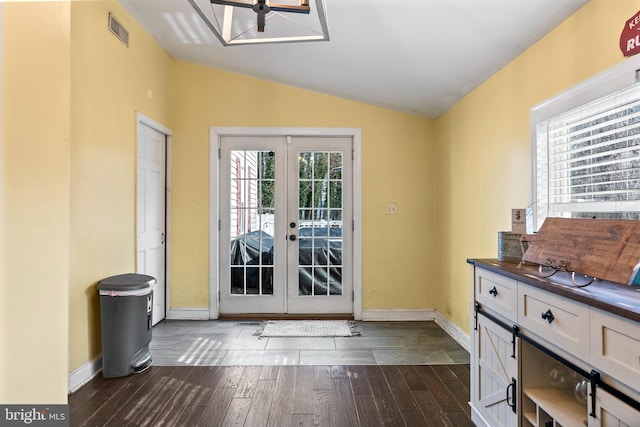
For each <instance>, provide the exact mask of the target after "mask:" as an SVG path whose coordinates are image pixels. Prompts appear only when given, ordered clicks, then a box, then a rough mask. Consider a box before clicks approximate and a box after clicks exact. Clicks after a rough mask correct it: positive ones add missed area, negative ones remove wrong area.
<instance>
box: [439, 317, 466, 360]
mask: <svg viewBox="0 0 640 427" xmlns="http://www.w3.org/2000/svg"><path fill="white" fill-rule="evenodd" d="M435 322H436V323H437V324H438V326H440V327H441V328H442V329H443V330H444V331H445V332H446V333H448V334H449V335H451V337H452V338H453V339H454V340H456V342H457V343H458V344H460V345H461V346H462V347H464V349H465V350H467V351H468V352H469V353H471V337H470V336H469V335H468V334H467V333H466V332H465V331H463V330H462V329H460V328H459V327H458V325H456V324H454V323H452V322H451V321H450V320H449V319H447V318H446V317H444V316H443V315H442V314H441V313H440V312H438V311H436V318H435Z"/></svg>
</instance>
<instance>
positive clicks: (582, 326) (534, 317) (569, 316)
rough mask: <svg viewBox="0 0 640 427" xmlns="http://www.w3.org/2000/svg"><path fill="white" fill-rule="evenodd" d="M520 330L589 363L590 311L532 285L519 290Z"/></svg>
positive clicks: (521, 286)
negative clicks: (528, 332) (530, 333)
mask: <svg viewBox="0 0 640 427" xmlns="http://www.w3.org/2000/svg"><path fill="white" fill-rule="evenodd" d="M518 323H519V324H520V327H521V328H523V329H525V330H527V331H530V332H532V333H533V334H535V335H538V336H539V337H541V338H543V339H545V340H547V341H549V342H550V343H552V344H555V345H556V346H558V347H559V348H560V349H562V350H564V351H567V352H569V353H571V354H573V355H575V356H578V357H579V358H580V359H582V360H589V308H588V307H586V306H584V305H582V304H579V303H576V302H573V301H571V300H569V299H567V298H564V297H561V296H559V295H554V294H549V293H548V292H543V291H540V290H538V289H536V288H533V287H531V286H527V285H523V284H520V285H519V287H518Z"/></svg>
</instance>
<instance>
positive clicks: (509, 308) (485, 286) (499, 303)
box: [475, 268, 518, 322]
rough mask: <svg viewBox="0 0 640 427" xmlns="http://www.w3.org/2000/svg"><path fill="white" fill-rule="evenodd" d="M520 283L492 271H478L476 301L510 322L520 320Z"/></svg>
mask: <svg viewBox="0 0 640 427" xmlns="http://www.w3.org/2000/svg"><path fill="white" fill-rule="evenodd" d="M517 284H518V282H517V281H515V280H513V279H509V278H507V277H504V276H501V275H499V274H496V273H494V272H492V271H488V270H483V269H480V268H478V269H476V287H475V299H476V301H477V302H479V303H480V304H481V305H482V306H483V307H484V308H487V309H490V310H492V311H494V312H496V313H498V314H501V315H502V316H504V317H506V318H507V319H508V320H510V321H512V322H515V321H516V319H517V318H518V315H517V313H518V312H517V309H518V286H517Z"/></svg>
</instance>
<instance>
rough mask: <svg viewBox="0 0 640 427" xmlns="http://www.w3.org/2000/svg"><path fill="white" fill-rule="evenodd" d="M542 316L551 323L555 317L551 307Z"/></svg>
mask: <svg viewBox="0 0 640 427" xmlns="http://www.w3.org/2000/svg"><path fill="white" fill-rule="evenodd" d="M542 318H543V319H544V320H546V321H547V322H549V324H551V322H553V319H555V316H554V315H553V313H552V312H551V309H548V310H547V311H546V312H545V313H542Z"/></svg>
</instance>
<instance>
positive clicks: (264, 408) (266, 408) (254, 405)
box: [245, 379, 276, 427]
mask: <svg viewBox="0 0 640 427" xmlns="http://www.w3.org/2000/svg"><path fill="white" fill-rule="evenodd" d="M275 390H276V380H275V379H268V380H260V381H258V384H257V385H256V390H255V392H254V394H253V399H251V407H250V408H249V412H248V413H247V419H246V421H245V426H247V427H248V426H265V425H267V422H268V420H269V412H270V410H271V403H272V401H273V399H274V397H275V394H274V393H275Z"/></svg>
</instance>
